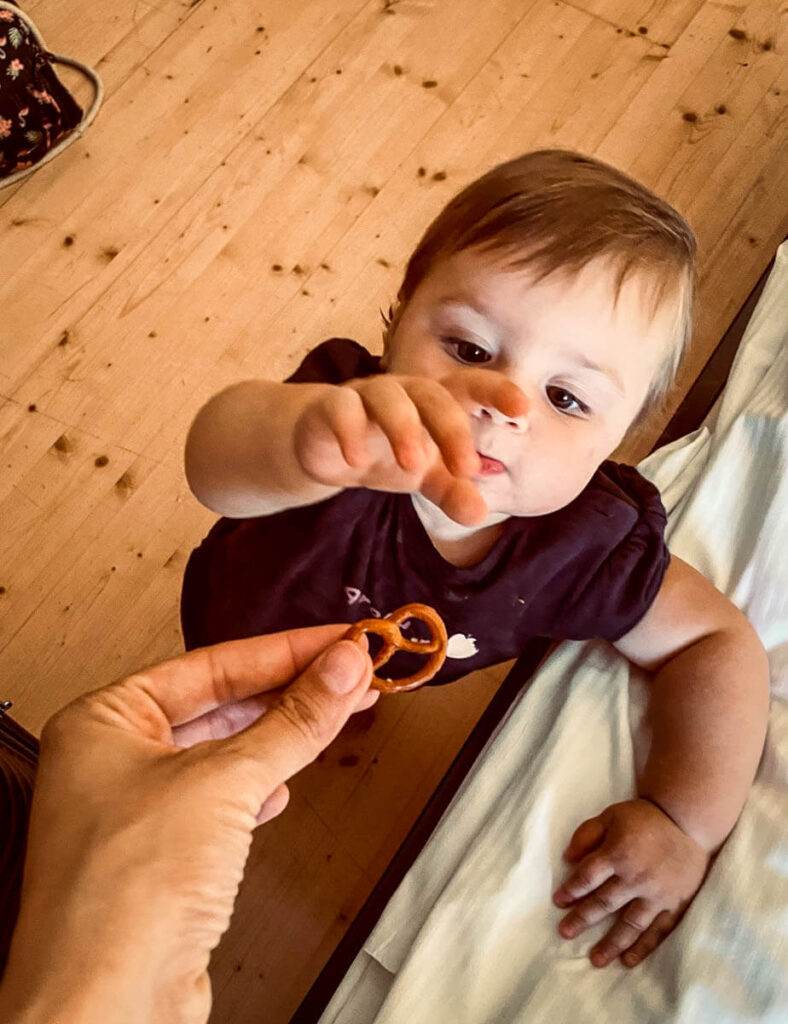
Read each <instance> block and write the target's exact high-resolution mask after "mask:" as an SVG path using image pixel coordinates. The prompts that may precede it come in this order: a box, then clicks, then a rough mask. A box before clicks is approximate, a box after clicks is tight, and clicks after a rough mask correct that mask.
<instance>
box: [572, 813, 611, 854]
mask: <svg viewBox="0 0 788 1024" xmlns="http://www.w3.org/2000/svg"><path fill="white" fill-rule="evenodd" d="M605 832H606V828H605V825H604V823H603V821H602V817H601V815H598V816H597V817H595V818H588V820H587V821H584V822H583V823H582V825H578V827H577V828H576V829H575V831H574V834H573V835H572V838H571V839H570V840H569V845H568V846H567V848H566V849H565V850H564V860H568V861H570V862H574V861H578V860H580V858H581V857H585V856H586V854H588V853H591V851H592V850H595V849H596V848H597V847H598V846H599V844H600V843H601V842H602V840H603V839H604V838H605Z"/></svg>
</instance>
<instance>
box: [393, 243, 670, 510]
mask: <svg viewBox="0 0 788 1024" xmlns="http://www.w3.org/2000/svg"><path fill="white" fill-rule="evenodd" d="M674 323H675V311H674V310H673V309H672V308H670V306H669V305H666V307H665V308H664V309H663V310H662V311H660V313H659V314H658V315H657V317H656V318H654V319H650V318H649V315H648V313H647V312H646V309H645V307H644V305H643V298H642V292H641V288H640V286H639V285H638V283H637V282H636V281H634V280H628V281H627V283H626V284H625V285H624V287H623V288H622V290H621V293H620V295H619V299H618V302H617V303H615V305H614V292H613V275H612V271H611V270H610V269H609V267H607V266H606V265H605V264H604V263H602V262H600V261H595V262H594V263H591V264H589V265H588V266H586V267H585V268H584V269H583V270H582V271H581V272H580V273H579V274H578V275H577V277H575V278H574V280H571V281H569V280H567V279H566V278H564V277H561V276H559V275H558V274H556V275H551V276H550V277H548V278H546V279H545V280H543V281H541V282H539V283H536V284H534V283H533V277H532V274H531V272H530V271H528V270H507V269H505V268H504V267H502V265H501V261H500V256H496V255H495V254H493V255H486V254H480V253H479V252H478V251H476V252H474V251H473V250H466V251H464V252H461V253H456V254H454V255H452V256H450V257H447V258H446V259H444V260H442V261H441V262H440V263H438V264H437V265H436V266H435V267H434V268H433V269H432V270H431V271H430V273H429V274H428V275H427V276H426V277H425V279H424V280H423V281H422V283H421V284H420V285H419V287H418V288H417V289H416V291H415V293H414V294H413V296H412V298H411V300H410V302H409V303H408V304H407V307H406V308H405V310H404V312H403V314H402V317H401V319H400V321H399V324H398V325H397V329H396V332H395V334H394V336H393V338H392V339H391V341H390V343H389V346H388V349H387V352H386V356H385V360H384V365H385V367H386V369H387V370H388V371H389V372H390V373H396V374H402V375H410V376H423V377H429V378H431V379H433V380H438V381H440V380H441V379H443V378H444V377H446V376H447V375H448V374H450V373H455V372H457V371H458V370H460V371H461V370H462V368H463V367H468V368H472V369H474V370H478V369H479V368H481V369H484V370H489V371H491V372H493V371H494V372H498V373H501V374H503V375H504V376H506V377H508V378H509V379H510V380H511V381H513V382H514V383H515V384H516V385H517V386H518V387H519V388H520V389H521V390H522V391H523V393H524V395H525V397H526V399H527V406H526V410H527V411H526V412H525V414H524V415H523V416H521V417H519V418H518V419H516V420H512V419H510V418H507V417H506V416H504V415H502V414H501V412H500V411H499V410H498V409H495V408H485V407H480V406H475V407H474V408H472V409H469V419H470V428H471V434H472V437H473V440H474V443H475V445H476V449H477V451H478V452H479V454H480V455H481V456H483V457H484V458H483V462H482V472H481V474H480V475H479V476H477V477H475V478H474V482H475V483H476V484H477V485H478V487H479V490H480V492H481V494H482V495H483V497H484V498H485V500H486V502H487V504H488V506H489V509H490V512H491V521H493V520H500V518H501V515H502V514H503V515H519V516H533V515H544V514H545V513H548V512H553V511H555V510H556V509H559V508H562V507H563V506H564V505H567V504H568V503H569V502H570V501H572V500H573V499H574V498H575V497H577V495H578V494H580V492H581V491H582V490H583V488H584V487H585V486H586V484H587V483H588V481H589V480H590V479H591V477H592V476H593V474H594V472H595V471H596V469H597V468H598V467H599V465H600V464H601V463H602V462H603V461H604V460H605V459H606V458H607V457H608V456H609V455H610V454H611V452H613V450H614V449H615V448H616V447H617V445H618V444H619V443H620V441H621V440H622V438H623V436H624V434H625V433H626V430H627V428H628V427H629V425H630V424H631V423H632V421H633V419H634V417H635V416H636V415H637V413H638V410H639V409H640V407H641V406H642V404H643V401H644V399H645V397H646V394H647V392H648V388H649V385H650V383H651V381H652V379H653V377H654V376H655V374H656V372H657V370H658V368H659V367H660V366H661V364H662V362H663V360H664V359H665V357H666V355H667V354H668V349H669V346H670V344H671V342H672V336H673V330H674Z"/></svg>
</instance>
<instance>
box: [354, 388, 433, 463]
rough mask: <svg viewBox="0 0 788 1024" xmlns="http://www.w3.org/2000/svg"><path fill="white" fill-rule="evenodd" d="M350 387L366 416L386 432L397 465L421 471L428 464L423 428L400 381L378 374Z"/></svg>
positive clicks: (416, 410) (416, 409)
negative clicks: (358, 398)
mask: <svg viewBox="0 0 788 1024" xmlns="http://www.w3.org/2000/svg"><path fill="white" fill-rule="evenodd" d="M350 390H354V392H355V393H356V394H358V395H359V396H360V399H361V402H362V403H363V407H364V410H365V414H366V416H367V418H368V419H369V420H371V421H372V422H373V423H376V424H377V425H378V426H379V427H380V429H381V430H382V431H383V433H384V434H385V435H386V439H387V440H388V443H389V444H390V445H391V450H392V452H393V453H394V458H395V459H396V461H397V463H398V464H399V466H400V467H401V468H402V469H404V470H405V472H406V473H418V472H420V471H421V470H423V469H424V467H425V465H426V463H427V453H426V451H425V446H424V441H425V438H424V428H423V426H422V421H421V418H420V416H419V410H418V408H417V407H416V405H415V404H414V403H413V401H412V400H411V397H410V395H409V394H408V391H406V390H405V388H404V387H403V386H402V384H401V383H400V382H399V380H397V379H396V378H395V377H392V376H389V375H388V374H380V375H379V376H375V377H368V378H365V379H364V381H363V382H362V383H361V384H360V385H358V387H357V389H353V388H351V389H350Z"/></svg>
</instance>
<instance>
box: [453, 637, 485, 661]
mask: <svg viewBox="0 0 788 1024" xmlns="http://www.w3.org/2000/svg"><path fill="white" fill-rule="evenodd" d="M478 653H479V648H478V647H477V646H476V637H475V636H471V634H470V633H469V634H468V635H467V636H466V635H465V634H464V633H455V634H454V635H453V636H450V637H449V642H448V644H447V645H446V657H447V658H455V659H458V658H472V657H473V656H474V654H478Z"/></svg>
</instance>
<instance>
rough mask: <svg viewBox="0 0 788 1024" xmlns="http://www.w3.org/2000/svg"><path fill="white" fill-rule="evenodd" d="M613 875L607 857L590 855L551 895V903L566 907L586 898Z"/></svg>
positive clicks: (600, 854)
mask: <svg viewBox="0 0 788 1024" xmlns="http://www.w3.org/2000/svg"><path fill="white" fill-rule="evenodd" d="M614 874H615V869H614V867H613V864H612V863H611V861H610V859H609V858H608V857H606V856H605V855H604V854H602V853H596V854H594V853H592V854H590V855H589V856H588V857H585V858H584V859H583V860H582V861H581V862H580V864H578V866H577V867H576V868H575V869H574V871H573V872H572V873H571V875H570V876H569V878H567V880H566V881H565V882H564V883H563V885H561V886H559V888H558V889H556V891H555V892H554V893H553V903H555V905H556V906H557V907H568V906H570V905H571V904H572V903H575V902H576V901H577V900H579V899H582V898H583V897H584V896H588V895H589V893H592V892H593V891H594V889H598V888H599V886H600V885H602V884H603V883H604V882H606V881H607V880H608V878H611V877H612V876H613V875H614Z"/></svg>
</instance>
